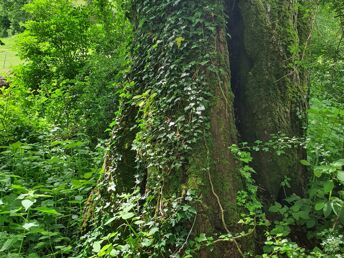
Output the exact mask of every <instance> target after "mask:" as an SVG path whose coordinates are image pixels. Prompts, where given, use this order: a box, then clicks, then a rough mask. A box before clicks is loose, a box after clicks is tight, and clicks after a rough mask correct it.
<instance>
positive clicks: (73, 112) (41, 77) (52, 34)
mask: <svg viewBox="0 0 344 258" xmlns="http://www.w3.org/2000/svg"><path fill="white" fill-rule="evenodd" d="M25 10H26V11H27V12H28V13H30V15H31V18H30V19H29V20H28V21H27V22H26V23H25V27H26V30H25V32H24V33H23V34H21V35H20V36H19V43H18V44H19V54H20V56H21V58H22V59H23V60H25V61H26V62H25V64H23V65H21V66H20V67H18V68H17V69H16V70H15V76H14V78H13V82H12V83H13V84H15V85H23V86H24V87H26V88H29V89H31V90H34V91H35V92H37V93H39V94H40V95H41V96H42V97H43V98H45V99H46V101H45V102H44V103H42V105H41V113H43V114H44V115H45V116H46V117H47V118H48V120H49V121H50V122H52V123H55V124H59V125H60V126H61V127H68V128H69V131H70V132H83V133H86V134H88V135H89V136H90V137H92V138H93V139H92V141H93V142H96V141H97V138H104V137H105V136H106V134H104V130H105V129H106V128H107V125H108V124H109V123H110V121H111V119H112V117H113V114H114V112H115V110H116V102H117V100H116V98H115V92H116V91H117V90H118V89H119V82H120V81H121V80H122V81H123V76H124V74H125V73H126V70H127V69H128V67H129V65H130V59H129V58H128V43H129V42H130V39H131V26H130V24H129V22H128V21H127V20H126V18H125V16H124V15H125V14H124V12H123V11H122V10H121V5H120V3H117V2H109V1H92V2H90V3H89V4H84V5H76V4H74V2H73V1H69V0H58V1H53V2H51V1H48V0H34V1H32V2H31V3H30V4H28V5H26V6H25ZM114 46H115V47H114ZM76 120H78V121H79V123H73V121H76Z"/></svg>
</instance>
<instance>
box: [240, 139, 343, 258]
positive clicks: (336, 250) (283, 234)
mask: <svg viewBox="0 0 344 258" xmlns="http://www.w3.org/2000/svg"><path fill="white" fill-rule="evenodd" d="M299 146H301V147H302V148H305V149H306V150H307V152H308V154H309V160H300V163H301V164H302V165H304V166H306V167H307V171H308V173H309V174H310V175H309V184H308V189H307V193H306V195H305V196H304V197H300V196H298V195H296V194H292V195H289V196H288V195H287V192H288V188H289V178H285V179H284V180H283V181H282V183H281V186H282V188H283V189H284V194H285V196H284V197H285V198H283V201H281V202H276V203H275V204H273V205H272V206H271V207H270V208H269V212H270V213H271V214H272V215H273V216H274V217H275V220H274V221H273V222H272V224H271V225H270V226H269V227H268V228H266V230H267V231H266V242H265V246H264V252H265V255H263V257H271V256H272V257H279V255H287V256H289V257H290V256H299V257H300V256H304V257H306V256H307V257H314V256H316V257H318V256H326V255H333V256H338V257H340V254H341V253H343V251H344V249H343V248H344V245H343V234H340V232H342V231H343V225H344V191H343V190H342V189H343V185H344V171H343V167H344V160H343V159H339V160H338V159H336V158H335V159H333V158H332V157H331V154H330V153H329V152H328V151H327V150H325V149H324V148H323V147H322V145H321V144H316V143H315V142H314V140H313V139H311V138H308V139H299V138H295V137H292V138H290V137H287V136H286V135H283V134H282V135H275V136H272V139H271V140H270V141H267V142H263V141H256V142H255V144H253V145H249V144H247V143H242V144H241V145H240V148H239V149H241V150H242V152H244V153H245V151H246V152H247V153H249V152H257V151H265V152H270V151H274V152H276V153H277V154H278V155H284V154H285V153H287V152H288V150H289V149H290V148H296V147H299ZM245 155H247V154H245ZM334 157H336V155H334ZM246 160H250V159H246ZM268 224H269V223H268ZM298 235H300V237H298ZM301 235H302V237H301ZM304 236H306V238H305V237H304ZM298 244H302V245H304V246H307V247H309V248H310V250H312V248H313V250H312V251H307V250H306V249H305V248H301V247H300V246H299V245H298Z"/></svg>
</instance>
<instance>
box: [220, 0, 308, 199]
mask: <svg viewBox="0 0 344 258" xmlns="http://www.w3.org/2000/svg"><path fill="white" fill-rule="evenodd" d="M298 4H299V3H297V1H275V0H271V1H261V0H257V1H242V0H234V1H230V4H229V5H228V6H227V12H228V14H229V17H230V21H229V33H230V34H231V40H230V44H229V46H230V51H231V56H230V58H231V68H232V69H231V72H232V87H233V91H234V94H235V113H236V124H237V128H238V131H239V137H240V140H241V141H246V142H249V143H252V142H254V141H256V140H261V141H267V140H269V139H270V138H271V135H276V134H285V135H286V136H289V137H293V136H296V137H302V136H304V129H305V128H304V127H305V125H304V124H303V122H304V121H306V119H305V114H306V107H307V85H306V81H305V79H304V75H303V74H301V73H300V69H299V68H298V67H297V62H298V61H299V60H300V57H301V54H302V42H301V40H300V37H299V34H298V28H299V26H300V23H301V19H302V17H301V15H300V14H299V11H298ZM303 158H304V153H303V151H302V150H301V149H298V148H295V149H290V150H288V151H287V153H286V154H283V155H282V156H278V155H277V154H276V153H274V152H267V153H264V152H259V153H256V154H254V162H253V166H254V168H255V170H256V172H257V177H256V181H257V182H258V184H259V185H260V186H261V189H262V194H263V196H264V197H265V200H266V201H267V202H272V201H274V200H276V199H278V198H283V197H284V196H282V195H283V192H282V191H281V186H280V184H281V182H282V180H284V178H285V177H289V178H290V179H291V192H294V193H297V194H302V193H303V191H304V190H303V186H304V179H305V175H304V170H303V168H302V166H301V164H300V162H299V160H300V159H303Z"/></svg>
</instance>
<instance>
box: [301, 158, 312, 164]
mask: <svg viewBox="0 0 344 258" xmlns="http://www.w3.org/2000/svg"><path fill="white" fill-rule="evenodd" d="M300 163H301V164H302V165H304V166H310V165H311V164H310V163H309V162H308V161H307V160H304V159H302V160H300Z"/></svg>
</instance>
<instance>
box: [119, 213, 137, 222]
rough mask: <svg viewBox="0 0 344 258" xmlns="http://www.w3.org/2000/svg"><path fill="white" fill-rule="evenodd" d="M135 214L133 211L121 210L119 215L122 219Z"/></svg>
mask: <svg viewBox="0 0 344 258" xmlns="http://www.w3.org/2000/svg"><path fill="white" fill-rule="evenodd" d="M134 216H135V213H133V212H121V213H120V217H121V218H122V219H124V220H127V219H130V218H132V217H134Z"/></svg>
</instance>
